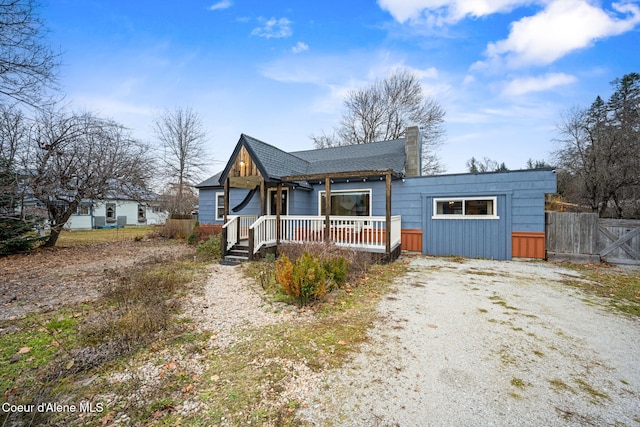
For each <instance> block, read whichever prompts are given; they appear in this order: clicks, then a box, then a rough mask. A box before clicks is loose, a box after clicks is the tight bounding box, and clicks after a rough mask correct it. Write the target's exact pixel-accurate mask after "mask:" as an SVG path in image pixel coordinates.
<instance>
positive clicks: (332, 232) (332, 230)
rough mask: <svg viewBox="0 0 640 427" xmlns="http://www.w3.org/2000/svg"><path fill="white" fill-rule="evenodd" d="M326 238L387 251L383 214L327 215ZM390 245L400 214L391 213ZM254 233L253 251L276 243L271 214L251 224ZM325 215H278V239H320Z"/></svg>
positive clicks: (394, 240) (393, 243)
mask: <svg viewBox="0 0 640 427" xmlns="http://www.w3.org/2000/svg"><path fill="white" fill-rule="evenodd" d="M329 221H330V223H329V240H330V241H331V242H333V243H335V244H336V245H338V246H346V247H352V248H356V249H362V250H368V251H372V252H385V251H386V218H385V217H383V216H368V217H352V216H332V217H330V219H329ZM390 227H391V230H390V232H391V238H390V241H391V245H390V247H391V249H393V248H395V247H396V246H397V245H399V244H400V227H401V217H400V216H399V215H397V216H392V217H391V224H390ZM249 228H250V229H252V230H253V233H254V244H253V253H257V252H258V251H259V250H260V248H262V247H263V246H272V245H275V244H276V242H277V239H278V236H277V231H278V228H277V222H276V217H275V216H273V215H269V216H261V217H260V218H258V220H257V221H256V222H254V223H253V224H252V225H251V226H250V227H249ZM325 231H326V227H325V217H322V216H292V215H288V216H281V217H280V241H281V242H296V243H302V242H322V241H324V236H325Z"/></svg>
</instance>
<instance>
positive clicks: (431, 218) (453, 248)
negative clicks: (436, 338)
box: [197, 127, 556, 260]
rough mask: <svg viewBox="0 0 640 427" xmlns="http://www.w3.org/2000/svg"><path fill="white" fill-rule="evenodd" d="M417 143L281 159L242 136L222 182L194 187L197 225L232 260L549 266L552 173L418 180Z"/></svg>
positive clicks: (412, 135) (412, 133) (409, 135)
mask: <svg viewBox="0 0 640 427" xmlns="http://www.w3.org/2000/svg"><path fill="white" fill-rule="evenodd" d="M420 146H421V144H420V135H419V131H418V128H417V127H410V128H407V130H406V132H405V137H404V138H401V139H396V140H392V141H381V142H373V143H369V144H363V145H351V146H344V147H335V148H327V149H318V150H307V151H297V152H290V153H287V152H284V151H282V150H280V149H278V148H276V147H274V146H272V145H269V144H267V143H265V142H262V141H259V140H257V139H255V138H252V137H250V136H247V135H244V134H243V135H241V136H240V139H239V141H238V143H237V144H236V147H235V149H234V151H233V154H232V155H231V158H230V159H229V161H228V162H227V165H226V167H225V168H224V170H222V171H221V172H220V173H218V174H216V175H214V176H212V177H211V178H209V179H207V180H205V181H203V182H202V183H200V184H198V185H197V188H198V190H199V198H200V200H199V205H200V212H199V214H200V222H201V223H202V224H221V225H222V230H223V240H224V243H223V249H224V251H225V255H226V256H228V257H237V258H249V259H252V258H254V257H255V256H258V255H259V254H261V253H264V251H266V250H269V248H274V247H277V245H278V244H280V243H281V242H302V241H318V242H319V241H331V242H334V243H335V244H336V245H339V246H347V247H352V248H355V249H359V250H365V251H369V252H374V253H379V254H382V255H383V256H384V257H386V258H389V259H392V258H394V257H396V256H397V255H398V254H399V253H400V250H408V251H419V252H422V253H424V254H431V255H460V256H465V257H472V258H490V259H500V260H509V259H511V258H512V257H527V258H544V257H545V221H544V206H545V194H547V193H555V191H556V176H555V173H554V171H552V170H551V169H536V170H522V171H509V172H503V173H483V174H453V175H437V176H421V175H420V170H421V163H420V159H421V153H420Z"/></svg>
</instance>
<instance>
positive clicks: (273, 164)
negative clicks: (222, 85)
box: [196, 134, 406, 188]
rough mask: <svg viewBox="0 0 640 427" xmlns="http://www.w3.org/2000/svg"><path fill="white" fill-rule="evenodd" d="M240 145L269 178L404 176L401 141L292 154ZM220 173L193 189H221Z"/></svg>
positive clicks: (253, 142)
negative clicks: (365, 173) (385, 172)
mask: <svg viewBox="0 0 640 427" xmlns="http://www.w3.org/2000/svg"><path fill="white" fill-rule="evenodd" d="M240 141H241V142H244V143H245V145H246V146H247V148H248V150H249V151H250V152H253V154H254V156H255V158H254V161H255V162H256V164H257V165H258V168H260V169H262V170H263V171H264V173H265V174H266V175H267V176H268V177H269V178H275V179H280V178H281V177H284V176H296V175H317V174H323V173H335V172H359V171H378V170H379V171H383V170H388V169H391V170H393V171H394V172H396V173H398V174H404V172H405V160H406V155H405V150H404V139H395V140H392V141H381V142H371V143H368V144H360V145H346V146H343V147H333V148H322V149H316V150H306V151H294V152H291V153H286V152H284V151H282V150H280V149H279V148H276V147H274V146H273V145H269V144H267V143H266V142H262V141H260V140H258V139H255V138H253V137H250V136H248V135H244V134H242V136H241V137H240ZM223 172H224V171H222V172H219V173H217V174H216V175H214V176H212V177H211V178H209V179H207V180H205V181H203V182H201V183H200V184H198V185H196V187H197V188H201V187H218V186H221V184H220V177H221V175H222V173H223ZM301 184H302V183H301Z"/></svg>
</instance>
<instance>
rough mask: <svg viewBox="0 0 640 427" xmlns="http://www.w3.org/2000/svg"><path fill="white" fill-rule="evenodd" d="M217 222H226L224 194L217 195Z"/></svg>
mask: <svg viewBox="0 0 640 427" xmlns="http://www.w3.org/2000/svg"><path fill="white" fill-rule="evenodd" d="M216 220H218V221H224V192H218V193H216Z"/></svg>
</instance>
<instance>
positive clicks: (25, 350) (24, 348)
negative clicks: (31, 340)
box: [18, 347, 31, 354]
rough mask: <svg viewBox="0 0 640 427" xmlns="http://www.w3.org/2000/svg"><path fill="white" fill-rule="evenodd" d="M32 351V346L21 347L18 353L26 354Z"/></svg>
mask: <svg viewBox="0 0 640 427" xmlns="http://www.w3.org/2000/svg"><path fill="white" fill-rule="evenodd" d="M30 351H31V347H21V348H20V350H18V354H26V353H29V352H30Z"/></svg>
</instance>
